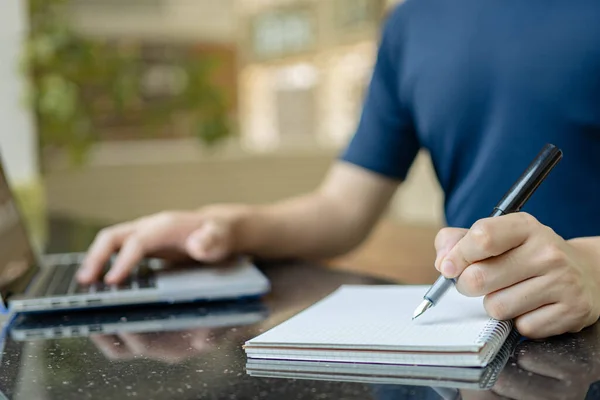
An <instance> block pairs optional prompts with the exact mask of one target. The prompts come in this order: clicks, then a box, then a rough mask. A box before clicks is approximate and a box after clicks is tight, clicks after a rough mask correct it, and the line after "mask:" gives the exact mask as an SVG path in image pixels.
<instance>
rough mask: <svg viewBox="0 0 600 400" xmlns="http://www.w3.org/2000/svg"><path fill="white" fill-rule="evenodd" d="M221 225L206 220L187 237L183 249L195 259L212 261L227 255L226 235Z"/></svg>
mask: <svg viewBox="0 0 600 400" xmlns="http://www.w3.org/2000/svg"><path fill="white" fill-rule="evenodd" d="M226 236H227V235H226V233H225V231H224V229H222V227H220V226H219V225H217V224H215V223H214V222H210V221H209V222H206V223H204V224H203V225H202V226H201V227H200V228H198V229H196V230H195V231H193V232H192V233H190V235H189V236H188V237H187V240H186V242H185V249H186V251H187V253H188V255H189V256H190V257H192V258H193V259H195V260H197V261H206V262H214V261H218V260H220V259H222V258H225V256H226V255H227V237H226Z"/></svg>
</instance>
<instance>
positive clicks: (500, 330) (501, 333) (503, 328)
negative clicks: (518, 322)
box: [476, 318, 513, 362]
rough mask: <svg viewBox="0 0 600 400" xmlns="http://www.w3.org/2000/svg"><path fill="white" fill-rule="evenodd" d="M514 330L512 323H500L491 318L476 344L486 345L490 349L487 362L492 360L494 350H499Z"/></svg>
mask: <svg viewBox="0 0 600 400" xmlns="http://www.w3.org/2000/svg"><path fill="white" fill-rule="evenodd" d="M512 330H513V322H512V321H499V320H497V319H493V318H490V320H489V321H488V323H487V324H486V326H485V328H484V329H483V330H482V331H481V333H480V334H479V336H478V337H477V340H476V343H477V344H478V345H485V346H486V347H487V348H488V349H490V350H491V351H489V350H488V352H487V355H486V357H485V358H486V359H485V361H486V362H488V361H490V358H491V357H493V356H494V351H493V350H494V349H497V348H498V347H499V346H500V345H502V343H504V341H505V340H506V338H507V337H508V335H509V334H510V332H511V331H512Z"/></svg>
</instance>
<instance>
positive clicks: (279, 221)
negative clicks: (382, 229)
mask: <svg viewBox="0 0 600 400" xmlns="http://www.w3.org/2000/svg"><path fill="white" fill-rule="evenodd" d="M348 210H349V208H347V207H344V206H343V205H342V204H340V203H339V201H337V200H336V199H335V198H332V197H330V196H328V195H326V194H323V193H321V192H314V193H311V194H308V195H305V196H301V197H297V198H293V199H290V200H286V201H283V202H280V203H276V204H273V205H268V206H260V207H250V208H249V209H248V211H247V212H246V214H245V215H244V217H243V218H242V221H241V223H240V232H239V235H238V237H240V242H239V247H240V251H241V252H244V253H248V254H253V255H256V256H258V257H261V258H286V257H302V258H322V257H331V256H335V255H338V254H343V253H345V252H347V251H349V250H350V249H352V248H353V247H355V246H356V245H358V244H359V243H360V242H361V241H362V240H363V239H364V238H365V237H366V235H367V234H368V233H369V231H370V229H371V227H372V223H371V221H369V220H367V219H365V218H360V217H358V216H355V217H353V216H352V215H348V214H349V213H348Z"/></svg>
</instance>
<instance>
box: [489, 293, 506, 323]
mask: <svg viewBox="0 0 600 400" xmlns="http://www.w3.org/2000/svg"><path fill="white" fill-rule="evenodd" d="M483 305H484V307H485V310H486V312H487V313H488V315H489V316H490V317H492V318H494V319H497V320H500V321H502V320H507V319H510V318H511V317H512V315H510V311H509V308H508V305H507V304H506V303H505V302H503V301H502V300H500V299H498V298H497V297H495V296H485V297H484V299H483Z"/></svg>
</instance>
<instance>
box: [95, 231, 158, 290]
mask: <svg viewBox="0 0 600 400" xmlns="http://www.w3.org/2000/svg"><path fill="white" fill-rule="evenodd" d="M148 242H150V238H148V239H146V237H144V236H137V235H133V236H130V237H129V238H127V240H125V243H124V244H123V246H122V247H121V250H120V251H119V255H118V256H117V258H116V259H115V262H114V263H113V265H112V266H111V267H110V271H108V273H107V274H106V276H105V277H104V281H105V282H106V283H107V284H117V283H119V282H121V281H122V280H123V279H125V278H127V276H128V275H129V273H130V272H131V269H132V268H133V267H134V266H136V265H137V264H138V263H139V262H140V261H141V260H142V258H144V255H145V254H146V248H147V246H149V245H151V243H148Z"/></svg>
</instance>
